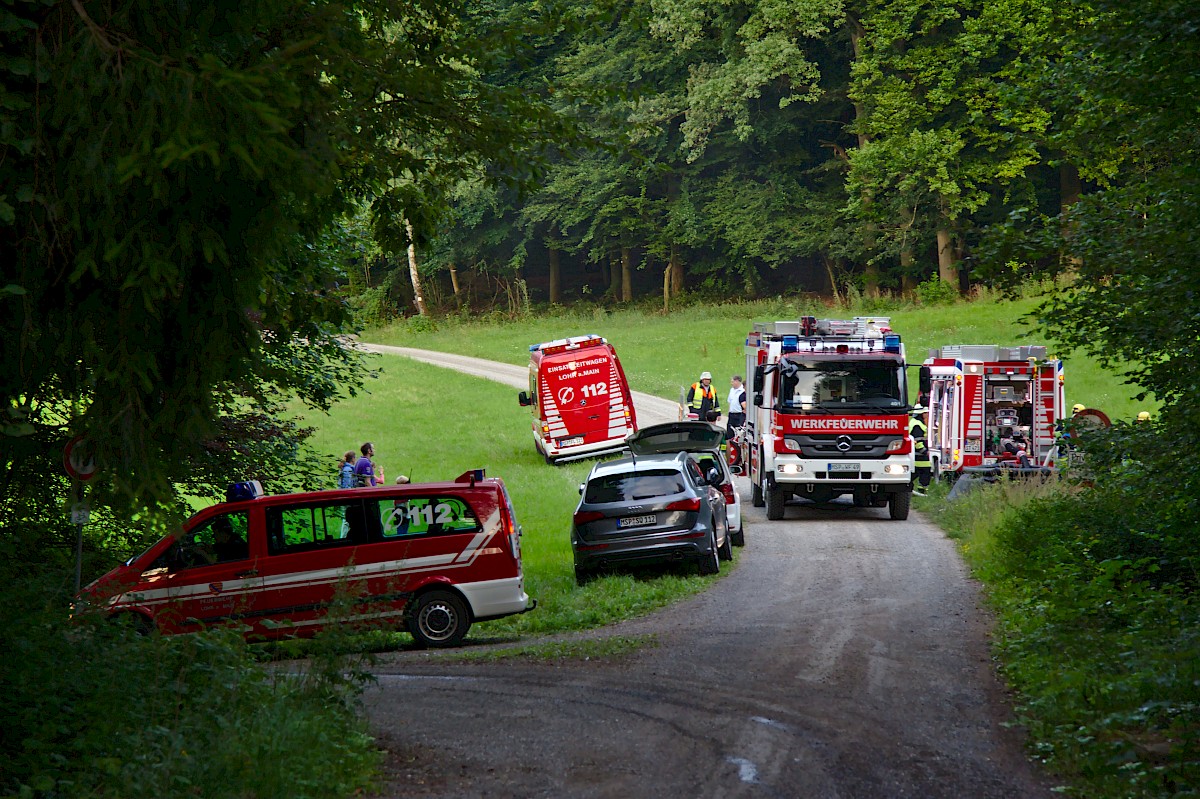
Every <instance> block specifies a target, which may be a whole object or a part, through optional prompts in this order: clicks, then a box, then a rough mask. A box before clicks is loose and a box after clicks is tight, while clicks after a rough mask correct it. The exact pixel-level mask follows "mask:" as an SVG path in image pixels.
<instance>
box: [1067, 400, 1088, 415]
mask: <svg viewBox="0 0 1200 799" xmlns="http://www.w3.org/2000/svg"><path fill="white" fill-rule="evenodd" d="M1085 410H1087V406H1086V405H1084V404H1083V403H1082V402H1077V403H1075V407H1073V408H1071V413H1079V412H1080V411H1085Z"/></svg>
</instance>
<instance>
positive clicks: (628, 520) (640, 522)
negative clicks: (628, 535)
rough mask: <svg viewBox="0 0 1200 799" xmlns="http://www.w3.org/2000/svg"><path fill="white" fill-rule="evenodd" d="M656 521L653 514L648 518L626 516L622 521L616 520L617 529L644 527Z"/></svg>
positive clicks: (656, 518)
mask: <svg viewBox="0 0 1200 799" xmlns="http://www.w3.org/2000/svg"><path fill="white" fill-rule="evenodd" d="M656 521H658V517H657V516H655V515H654V514H650V515H649V516H626V517H625V518H623V519H617V527H645V526H646V525H648V524H654V523H655V522H656Z"/></svg>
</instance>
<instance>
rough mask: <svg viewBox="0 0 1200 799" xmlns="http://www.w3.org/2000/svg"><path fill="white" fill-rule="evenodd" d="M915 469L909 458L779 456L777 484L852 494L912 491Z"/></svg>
mask: <svg viewBox="0 0 1200 799" xmlns="http://www.w3.org/2000/svg"><path fill="white" fill-rule="evenodd" d="M912 477H913V467H912V461H911V460H909V459H908V458H888V459H887V460H877V461H857V462H855V461H844V462H838V461H816V460H805V459H801V458H796V457H788V456H776V459H775V482H776V484H778V485H786V486H799V485H811V486H827V487H828V488H831V489H842V490H845V491H852V490H854V489H863V488H867V489H868V490H870V491H871V492H872V493H888V494H892V493H896V492H900V491H910V490H912Z"/></svg>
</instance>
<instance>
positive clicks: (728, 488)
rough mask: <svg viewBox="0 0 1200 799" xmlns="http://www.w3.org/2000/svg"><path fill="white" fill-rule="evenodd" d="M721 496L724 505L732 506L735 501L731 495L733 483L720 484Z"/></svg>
mask: <svg viewBox="0 0 1200 799" xmlns="http://www.w3.org/2000/svg"><path fill="white" fill-rule="evenodd" d="M720 488H721V495H722V496H723V497H725V504H726V505H732V504H733V503H734V502H736V501H737V497H736V495H735V494H734V493H733V483H721V486H720Z"/></svg>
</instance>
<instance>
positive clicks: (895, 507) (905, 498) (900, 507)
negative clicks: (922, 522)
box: [888, 491, 912, 522]
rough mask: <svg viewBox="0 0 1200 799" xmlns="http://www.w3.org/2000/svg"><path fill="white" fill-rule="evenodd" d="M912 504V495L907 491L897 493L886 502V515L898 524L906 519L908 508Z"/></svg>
mask: <svg viewBox="0 0 1200 799" xmlns="http://www.w3.org/2000/svg"><path fill="white" fill-rule="evenodd" d="M911 503H912V494H910V493H908V492H907V491H897V492H896V493H895V494H892V498H891V499H890V500H889V501H888V515H889V516H891V517H892V518H893V519H895V520H896V521H898V522H902V521H904V520H905V519H907V518H908V506H909V505H910V504H911Z"/></svg>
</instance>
